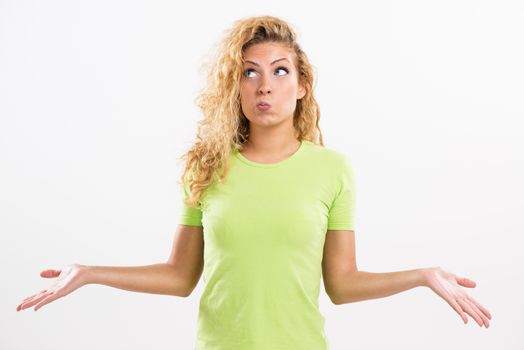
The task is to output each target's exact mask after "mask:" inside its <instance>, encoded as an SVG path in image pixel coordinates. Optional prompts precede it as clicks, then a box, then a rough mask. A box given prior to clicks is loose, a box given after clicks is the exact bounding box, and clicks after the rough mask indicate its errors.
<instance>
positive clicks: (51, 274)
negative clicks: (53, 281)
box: [40, 270, 62, 278]
mask: <svg viewBox="0 0 524 350" xmlns="http://www.w3.org/2000/svg"><path fill="white" fill-rule="evenodd" d="M61 272H62V271H61V270H44V271H42V272H40V276H41V277H45V278H52V277H58V275H60V273H61Z"/></svg>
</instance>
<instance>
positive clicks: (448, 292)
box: [322, 230, 491, 328]
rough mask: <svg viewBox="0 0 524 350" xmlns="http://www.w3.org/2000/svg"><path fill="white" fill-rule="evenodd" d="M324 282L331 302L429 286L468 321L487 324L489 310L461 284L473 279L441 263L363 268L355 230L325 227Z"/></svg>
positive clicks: (341, 302) (368, 297)
mask: <svg viewBox="0 0 524 350" xmlns="http://www.w3.org/2000/svg"><path fill="white" fill-rule="evenodd" d="M322 275H323V279H324V286H325V288H326V292H327V293H328V295H329V297H330V299H331V301H332V302H333V303H334V304H337V305H340V304H346V303H351V302H356V301H361V300H367V299H376V298H383V297H387V296H390V295H393V294H397V293H400V292H402V291H405V290H408V289H411V288H415V287H428V288H430V289H431V290H433V291H434V292H435V293H436V294H437V295H439V296H440V297H441V298H442V299H444V300H445V301H446V302H447V303H448V304H449V305H450V306H451V307H452V308H453V309H454V310H455V311H456V312H457V313H458V314H459V315H460V317H461V318H462V320H463V322H464V323H467V322H468V319H467V316H466V314H468V315H470V316H471V317H472V318H473V319H474V320H475V321H476V322H477V323H478V324H479V326H481V327H482V325H484V326H485V327H486V328H488V327H489V320H491V314H490V313H489V311H488V310H487V309H486V308H484V307H483V306H482V305H481V304H480V303H478V302H477V301H476V300H475V299H473V298H472V297H471V296H469V295H468V294H467V293H466V291H465V290H464V289H463V288H461V286H462V287H467V288H474V287H475V286H476V283H475V282H474V281H472V280H470V279H468V278H465V277H458V276H456V275H454V274H452V273H450V272H447V271H445V270H443V269H441V268H440V267H430V268H421V269H413V270H407V271H395V272H384V273H375V272H366V271H359V270H358V269H357V264H356V258H355V235H354V231H349V230H336V231H335V230H334V231H328V232H327V235H326V241H325V244H324V257H323V260H322Z"/></svg>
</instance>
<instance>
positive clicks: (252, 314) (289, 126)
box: [17, 16, 491, 350]
mask: <svg viewBox="0 0 524 350" xmlns="http://www.w3.org/2000/svg"><path fill="white" fill-rule="evenodd" d="M210 68H211V69H210V70H209V76H208V85H207V86H206V88H205V89H204V90H203V91H202V93H201V94H200V95H199V98H198V99H197V101H198V105H199V107H200V108H201V110H202V111H203V114H204V119H203V120H201V121H200V122H199V126H198V131H197V141H196V142H195V143H194V145H193V146H192V147H191V148H190V150H189V151H188V152H187V153H186V154H185V155H184V156H183V157H182V158H183V159H185V161H186V162H185V168H184V172H183V174H182V177H181V182H180V185H181V189H182V194H183V206H182V213H181V215H180V218H179V219H180V221H179V224H180V225H179V226H178V229H177V232H176V234H175V239H174V243H173V247H172V252H171V255H170V257H169V259H168V261H167V262H166V263H160V264H155V265H149V266H138V267H112V266H86V265H78V264H74V265H70V266H68V268H67V269H65V270H63V271H60V270H45V271H43V272H42V273H41V276H42V277H46V278H55V277H58V279H57V280H55V281H54V283H53V285H52V286H50V287H49V288H47V289H45V290H43V291H41V292H40V293H38V294H35V295H33V296H31V297H29V298H27V299H25V300H23V301H22V303H21V304H20V305H18V307H17V310H22V309H26V308H29V307H31V306H33V305H34V306H35V310H37V309H39V308H41V307H42V306H44V305H46V304H47V303H50V302H51V301H54V300H56V299H58V298H60V297H63V296H66V295H68V294H69V293H71V292H72V291H74V290H76V289H77V288H79V287H81V286H83V285H85V284H90V283H96V284H103V285H107V286H111V287H115V288H120V289H125V290H130V291H135V292H145V293H157V294H169V295H176V296H184V297H186V296H188V295H190V294H191V292H192V291H193V289H194V288H195V286H196V285H197V283H198V281H199V279H200V277H201V275H202V272H203V273H204V276H203V277H204V281H205V289H204V292H203V294H202V296H201V299H200V308H199V317H198V336H197V340H196V348H197V349H200V350H211V349H213V350H215V349H216V350H218V349H224V350H225V349H227V350H235V349H242V350H255V349H264V350H267V349H301V350H322V349H328V348H329V345H328V341H327V339H326V337H325V334H324V318H323V316H322V315H321V314H320V313H319V309H318V295H319V289H320V279H321V277H322V278H323V282H324V286H325V290H326V292H327V294H328V295H329V297H330V299H331V300H332V302H333V303H334V304H344V303H350V302H356V301H361V300H366V299H372V298H382V297H386V296H390V295H393V294H396V293H399V292H402V291H405V290H408V289H411V288H414V287H418V286H424V287H429V288H430V289H431V290H433V291H434V292H435V293H436V294H437V295H439V296H440V297H441V298H443V299H444V300H445V301H446V302H447V303H448V304H449V305H450V306H451V307H452V308H453V309H454V310H455V311H456V312H457V313H458V315H459V316H460V317H461V318H462V319H463V321H464V323H467V321H468V318H467V316H466V315H469V316H470V317H472V318H473V319H474V320H475V321H476V322H477V323H478V324H479V326H485V327H489V320H490V319H491V315H490V313H489V312H488V310H486V309H485V308H484V307H483V306H482V305H480V304H479V303H478V302H477V301H475V300H474V299H473V298H471V297H470V296H469V295H468V294H467V293H466V292H465V290H464V289H463V288H462V287H467V288H473V287H475V282H474V281H472V280H469V279H467V278H460V277H457V276H456V275H454V274H453V273H450V272H447V271H444V270H442V269H440V268H439V267H431V268H419V269H413V270H408V271H397V272H387V273H371V272H365V271H360V270H358V268H357V262H356V259H355V237H354V236H355V234H354V230H355V220H354V216H355V215H354V213H355V193H356V192H355V181H354V177H353V172H352V167H351V164H350V161H349V159H348V158H347V157H346V156H344V155H343V154H342V153H339V152H337V151H334V150H330V149H327V148H325V147H324V146H323V141H322V134H321V132H320V129H319V127H318V123H319V116H320V112H319V108H318V105H317V102H316V100H315V98H314V95H313V87H314V86H313V81H314V76H313V70H312V66H311V65H310V63H309V61H308V58H307V56H306V54H305V53H304V52H303V51H302V50H301V48H300V46H299V45H298V43H297V41H296V35H295V33H294V31H293V30H292V29H291V28H290V26H289V25H288V24H287V23H286V22H284V21H282V20H280V19H278V18H275V17H271V16H262V17H252V18H245V19H241V20H238V21H237V22H235V24H234V26H233V27H232V28H231V29H229V31H228V32H227V33H226V35H225V38H224V40H223V42H222V43H221V46H219V50H218V54H217V57H216V58H215V60H214V61H213V65H212V66H211V67H210Z"/></svg>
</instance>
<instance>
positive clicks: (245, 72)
mask: <svg viewBox="0 0 524 350" xmlns="http://www.w3.org/2000/svg"><path fill="white" fill-rule="evenodd" d="M249 72H254V70H253V69H251V68H250V69H246V70H245V71H244V73H243V74H244V76H245V77H246V78H250V76H248V74H249Z"/></svg>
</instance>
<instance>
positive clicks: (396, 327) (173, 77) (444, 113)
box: [0, 0, 524, 350]
mask: <svg viewBox="0 0 524 350" xmlns="http://www.w3.org/2000/svg"><path fill="white" fill-rule="evenodd" d="M252 15H273V16H277V17H280V18H282V19H285V20H287V21H288V22H289V23H290V24H291V25H292V26H293V27H294V28H295V30H296V31H297V34H298V37H299V42H300V43H301V45H302V47H303V49H304V50H305V51H306V53H307V54H308V56H309V58H310V60H311V62H312V63H313V65H314V66H315V71H316V74H317V78H318V83H317V86H316V97H317V99H318V102H319V104H320V107H321V119H320V127H321V130H322V132H323V136H324V141H325V146H326V147H329V148H332V149H335V150H338V151H340V152H342V153H344V154H346V155H347V156H348V157H349V158H350V159H351V161H352V165H353V167H354V171H355V177H356V184H357V211H356V217H357V224H356V225H357V226H356V244H357V261H358V267H359V269H360V270H363V271H370V272H390V271H399V270H407V269H413V268H421V267H431V266H441V267H442V268H443V269H445V270H447V271H450V272H453V273H456V274H457V275H459V276H465V277H468V278H470V279H473V280H474V281H476V282H477V287H476V288H474V289H468V293H469V294H470V295H471V296H472V297H474V298H475V299H476V300H478V301H479V302H480V303H481V304H482V305H484V306H485V307H486V308H488V310H489V311H491V313H492V314H493V319H492V321H491V327H490V328H488V329H485V328H484V327H482V328H480V327H479V326H478V325H477V324H476V323H475V322H474V320H473V319H471V318H469V322H468V324H467V325H464V324H463V322H462V320H461V319H460V317H459V315H458V314H457V313H456V312H455V311H454V310H453V309H452V308H451V307H450V306H449V305H448V304H447V303H446V302H445V301H444V300H443V299H441V298H440V297H439V296H437V295H436V294H434V293H433V292H432V291H431V290H430V289H428V288H423V287H419V288H414V289H411V290H408V291H406V292H403V293H399V294H396V295H393V296H390V297H387V298H381V299H373V300H366V301H361V302H358V303H352V304H344V305H339V306H337V305H333V304H332V303H331V302H330V301H329V299H328V297H327V295H326V294H325V291H324V288H323V286H321V295H320V299H319V303H320V309H321V312H322V314H323V315H324V316H325V319H326V334H327V336H328V339H329V342H330V345H331V349H332V350H346V349H359V350H365V349H403V350H408V349H413V350H415V349H417V350H419V349H443V348H445V349H511V350H517V349H524V335H523V333H522V332H521V331H522V324H521V322H522V311H523V310H524V308H523V306H524V302H523V301H522V295H523V293H524V283H523V281H522V277H523V272H524V259H523V258H522V255H521V251H522V244H521V243H522V242H523V240H522V234H523V231H524V230H523V228H524V225H523V222H522V211H523V209H524V200H523V197H524V190H523V178H524V155H523V151H522V150H523V149H524V142H523V140H522V134H523V132H524V128H523V118H524V104H523V97H524V84H523V82H524V64H523V62H524V45H523V44H522V43H523V42H522V34H523V33H524V5H523V3H522V2H520V1H516V0H515V1H505V0H503V1H464V0H459V1H457V0H455V1H439V2H429V1H425V2H422V1H366V2H364V1H359V2H330V1H322V2H315V3H307V2H298V1H297V2H282V1H265V2H263V3H249V2H244V1H218V2H211V1H209V2H206V3H203V2H198V1H193V2H185V3H177V2H175V1H116V0H106V1H89V2H86V1H14V0H11V1H7V0H2V1H0V116H1V122H0V147H1V148H0V166H1V171H0V269H1V270H0V273H1V275H0V276H1V277H0V278H1V289H0V290H1V293H2V297H1V298H0V349H1V350H18V349H24V350H25V349H39V350H48V349H49V350H51V349H53V350H66V349H75V350H84V349H85V350H88V349H126V350H138V349H145V348H151V349H157V350H163V349H165V350H168V349H192V348H193V346H194V339H195V335H196V320H197V313H198V303H199V297H200V295H201V293H202V291H203V287H204V284H203V283H204V282H203V280H202V279H201V280H200V282H199V284H198V286H197V287H196V289H195V290H194V292H193V293H192V295H190V296H189V297H187V298H181V297H173V296H166V295H154V294H144V293H133V292H128V291H124V290H120V289H115V288H110V287H107V286H101V285H88V286H85V287H83V288H80V289H79V290H77V291H76V292H74V293H72V294H70V295H68V296H67V297H65V298H61V299H58V300H56V301H55V302H52V303H50V304H47V305H46V306H44V307H43V308H42V309H41V310H39V311H37V312H36V313H35V312H34V311H33V308H30V309H26V310H24V311H22V312H16V310H15V309H16V306H17V305H18V303H19V302H20V301H21V300H22V299H24V298H25V297H27V296H29V295H32V294H34V293H36V292H38V291H40V290H42V289H43V288H45V287H47V286H48V285H49V284H50V283H51V282H50V280H46V279H44V278H41V277H40V276H39V273H40V271H42V270H44V269H47V268H54V269H60V268H62V267H63V266H65V265H67V264H70V263H80V264H87V265H89V264H91V265H114V266H133V265H149V264H155V263H162V262H165V261H166V260H167V258H168V256H169V252H170V250H171V244H172V239H173V235H174V232H175V229H176V226H177V224H178V216H179V214H180V204H181V196H180V191H179V187H178V185H177V181H178V179H179V176H180V173H181V170H182V167H181V164H182V163H181V162H179V161H177V159H178V158H179V157H180V156H182V154H183V153H184V151H186V150H187V149H188V148H189V146H190V145H191V144H192V142H194V140H195V132H196V125H197V121H198V120H199V119H200V118H201V114H200V111H199V110H198V108H197V107H196V105H195V103H194V98H195V97H196V94H197V92H198V90H199V89H200V87H201V86H202V83H203V79H204V76H203V75H202V73H201V72H200V70H199V69H200V68H199V67H200V65H201V64H202V63H203V62H204V61H205V59H206V57H208V56H207V55H208V53H209V52H210V50H211V49H212V47H213V45H215V44H216V43H217V42H218V41H219V40H220V39H221V38H222V34H223V32H224V31H225V30H226V29H227V28H229V27H230V26H231V25H232V23H233V21H234V20H236V19H240V18H243V17H247V16H252ZM290 350H294V349H290Z"/></svg>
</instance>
